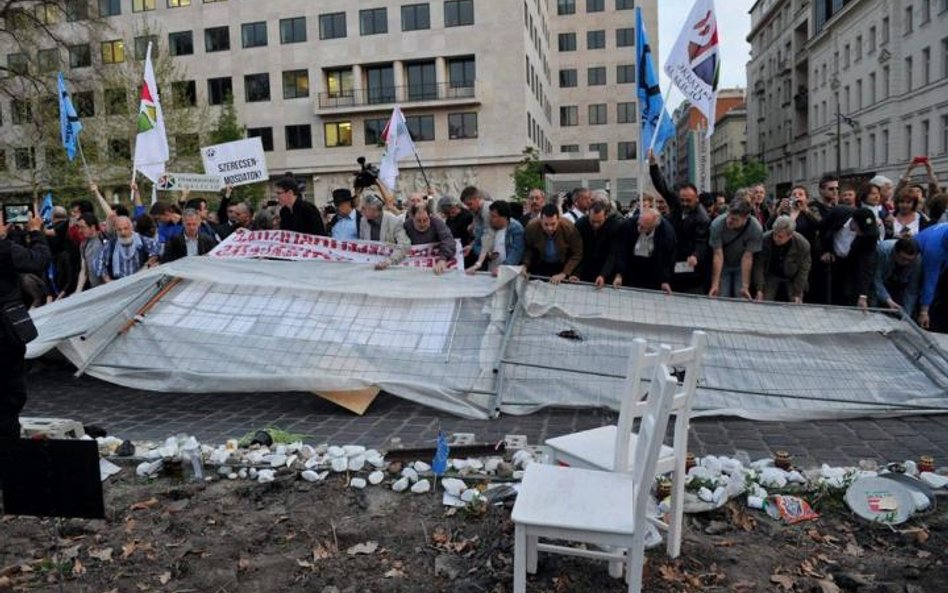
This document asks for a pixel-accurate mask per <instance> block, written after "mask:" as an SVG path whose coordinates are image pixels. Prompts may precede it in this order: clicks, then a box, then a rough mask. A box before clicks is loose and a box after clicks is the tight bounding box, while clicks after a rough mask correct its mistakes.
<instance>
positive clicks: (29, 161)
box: [13, 148, 36, 171]
mask: <svg viewBox="0 0 948 593" xmlns="http://www.w3.org/2000/svg"><path fill="white" fill-rule="evenodd" d="M33 157H34V152H33V149H32V148H17V149H16V150H14V151H13V162H14V164H15V165H16V168H17V169H18V170H20V171H27V170H29V169H32V168H33V161H34V160H36V159H34V158H33Z"/></svg>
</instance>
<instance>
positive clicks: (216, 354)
mask: <svg viewBox="0 0 948 593" xmlns="http://www.w3.org/2000/svg"><path fill="white" fill-rule="evenodd" d="M516 271H517V270H516V269H513V268H504V269H502V271H501V275H500V278H491V277H489V276H481V275H479V276H473V277H471V276H460V275H457V274H445V275H443V276H435V275H434V274H432V273H431V272H430V271H424V270H416V269H410V268H403V269H390V270H387V271H385V272H376V271H374V270H372V267H371V266H370V265H357V264H337V263H327V262H319V261H270V260H221V259H213V258H185V259H182V260H179V261H177V262H174V263H172V264H168V265H165V266H161V267H159V268H156V269H153V270H149V271H146V272H142V273H140V274H137V275H135V276H133V277H131V278H126V279H124V280H120V281H118V282H113V283H110V284H108V285H105V286H103V287H99V288H96V289H93V290H90V291H87V292H83V293H81V294H79V295H76V296H73V297H70V298H69V299H66V300H63V301H59V302H56V303H54V304H52V305H49V306H46V307H42V308H40V309H38V310H36V311H34V317H35V320H36V324H37V327H38V329H39V332H40V337H39V338H38V339H37V340H36V341H35V342H33V343H32V344H31V345H30V351H29V354H30V356H38V355H40V354H42V353H43V352H46V351H48V350H49V349H51V348H54V347H58V348H59V349H60V350H61V351H62V352H63V353H64V354H65V356H67V357H68V358H69V360H70V361H72V362H73V363H74V364H75V365H76V366H77V367H78V368H79V369H80V370H83V371H84V372H86V373H88V374H90V375H93V376H95V377H98V378H100V379H103V380H106V381H110V382H113V383H117V384H121V385H126V386H129V387H134V388H139V389H148V390H153V391H164V392H167V391H172V392H222V393H226V392H248V391H251V392H281V391H345V390H355V389H362V388H365V387H369V386H377V387H379V388H381V389H383V390H385V391H387V392H389V393H391V394H394V395H397V396H400V397H403V398H406V399H409V400H412V401H416V402H418V403H421V404H424V405H427V406H431V407H434V408H437V409H441V410H445V411H448V412H452V413H455V414H458V415H462V416H468V417H487V416H489V415H491V414H492V413H493V412H494V411H495V410H496V409H497V408H500V409H501V410H502V411H504V412H508V413H526V412H529V411H531V410H534V409H536V408H538V407H542V406H548V405H558V406H608V407H612V408H618V399H617V397H618V394H619V393H620V389H619V383H620V380H621V379H620V378H619V375H620V373H621V372H622V371H623V370H624V368H625V359H626V357H627V355H628V352H629V348H630V346H631V341H632V340H633V339H634V338H636V337H644V338H646V339H648V340H650V341H654V342H665V343H670V344H672V345H673V346H674V345H680V344H685V343H687V342H688V340H689V336H690V333H691V331H693V330H694V329H703V330H705V331H707V332H708V333H709V334H710V344H709V351H708V356H707V359H706V362H705V365H704V370H703V373H702V377H701V379H700V381H699V391H698V401H697V406H696V408H697V409H698V410H699V411H700V412H701V413H719V414H720V413H728V414H732V413H733V414H738V415H742V416H746V417H752V418H761V419H788V418H814V417H839V416H853V415H864V414H873V413H893V412H915V411H918V410H920V409H935V410H937V409H941V410H948V391H946V385H948V363H946V361H945V353H944V351H942V350H940V349H939V348H938V347H937V346H935V345H934V344H933V342H931V341H930V340H929V339H927V338H926V336H924V335H923V334H922V333H921V332H920V331H919V330H918V329H917V328H915V327H914V326H913V325H911V324H910V323H909V322H906V321H901V320H898V319H894V318H891V317H888V316H885V315H882V314H879V313H863V312H860V311H855V310H849V309H833V308H820V307H806V306H788V305H778V304H757V303H743V302H735V301H726V300H710V299H706V298H701V297H689V296H672V297H667V296H664V295H661V294H658V293H651V292H644V291H633V290H620V291H616V290H609V289H607V290H602V291H595V290H593V289H592V288H591V287H588V286H570V285H559V286H552V285H549V284H546V283H542V282H536V281H531V282H527V281H526V279H525V278H523V277H522V276H520V275H518V274H516ZM173 279H174V282H175V283H174V284H172V285H171V288H170V289H169V290H166V292H165V293H164V294H162V296H161V298H160V299H158V300H157V301H155V300H154V297H155V295H156V294H158V293H159V291H160V290H161V288H162V286H168V282H169V281H171V280H173ZM150 301H152V302H151V303H150V304H151V306H149V307H146V303H149V302H150ZM143 308H145V309H146V312H145V313H144V314H143V315H139V314H140V313H141V312H142V311H143ZM136 316H138V317H137V320H138V322H137V323H136V324H135V325H134V326H132V327H131V328H130V329H129V330H128V331H127V332H121V331H120V330H122V328H123V327H125V326H126V325H127V322H128V320H129V319H132V318H133V317H136ZM221 405H226V401H222V404H221Z"/></svg>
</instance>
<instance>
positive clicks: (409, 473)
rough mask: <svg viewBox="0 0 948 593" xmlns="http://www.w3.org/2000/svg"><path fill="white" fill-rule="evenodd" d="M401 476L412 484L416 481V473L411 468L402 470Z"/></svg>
mask: <svg viewBox="0 0 948 593" xmlns="http://www.w3.org/2000/svg"><path fill="white" fill-rule="evenodd" d="M402 475H403V476H405V477H406V478H408V479H409V480H411V481H412V482H413V483H414V482H417V481H418V472H416V471H415V468H413V467H406V468H405V469H403V470H402Z"/></svg>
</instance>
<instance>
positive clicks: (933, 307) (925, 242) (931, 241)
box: [915, 222, 948, 332]
mask: <svg viewBox="0 0 948 593" xmlns="http://www.w3.org/2000/svg"><path fill="white" fill-rule="evenodd" d="M915 240H916V241H918V246H919V247H920V248H921V250H922V295H921V298H920V299H919V301H920V305H921V306H920V308H919V311H918V324H919V325H921V326H922V327H923V328H925V329H931V330H932V331H937V332H948V273H946V272H945V269H946V268H948V223H945V222H943V223H940V224H936V225H933V226H930V227H928V228H927V229H925V230H924V231H922V232H921V233H919V234H918V235H916V237H915ZM939 288H940V290H939Z"/></svg>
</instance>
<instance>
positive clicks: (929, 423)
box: [24, 359, 948, 467]
mask: <svg viewBox="0 0 948 593" xmlns="http://www.w3.org/2000/svg"><path fill="white" fill-rule="evenodd" d="M72 372H73V369H72V368H71V367H69V366H67V365H65V364H61V363H56V362H51V361H49V360H48V359H44V360H41V361H37V362H36V364H35V366H34V369H33V371H32V372H31V373H30V375H29V376H28V378H27V381H28V385H29V401H28V403H27V406H26V409H25V410H24V415H25V416H46V417H58V418H70V419H73V420H78V421H80V422H83V423H84V424H93V425H96V426H100V427H102V428H104V429H105V430H107V431H108V432H109V434H111V435H115V436H118V437H121V438H130V439H133V440H159V439H164V438H165V437H168V436H171V435H173V434H177V433H187V434H190V435H194V436H196V437H197V438H198V439H200V440H202V441H204V442H208V443H222V442H224V440H226V439H227V438H236V437H240V436H242V435H244V434H246V433H247V432H250V431H251V430H255V429H258V428H264V427H266V426H278V427H280V428H281V429H283V430H287V431H290V432H294V433H299V434H304V435H307V440H309V441H311V442H316V443H319V442H329V443H334V444H347V443H357V444H362V445H366V446H370V447H382V448H384V447H387V446H389V445H390V444H391V441H392V439H393V438H398V439H401V444H402V445H403V446H425V445H432V446H433V442H434V439H435V437H436V435H437V432H438V430H439V429H441V430H443V431H445V432H446V433H448V434H450V433H454V432H467V433H474V434H475V435H476V440H477V442H494V441H497V440H500V439H502V438H503V436H504V435H507V434H523V435H527V437H528V439H529V442H530V444H542V442H543V440H544V439H545V438H547V437H550V436H556V435H559V434H564V433H568V432H573V431H577V430H584V429H587V428H593V427H597V426H601V425H603V424H609V423H614V422H615V420H616V414H615V413H613V412H611V411H606V410H588V409H584V410H573V409H548V410H544V411H541V412H538V413H536V414H532V415H529V416H501V417H500V418H498V419H496V420H467V419H463V418H457V417H455V416H451V415H448V414H444V413H440V412H437V411H435V410H432V409H429V408H426V407H423V406H420V405H417V404H414V403H411V402H408V401H405V400H402V399H399V398H396V397H394V396H390V395H387V394H382V395H380V396H379V398H378V399H377V400H376V401H375V403H374V404H373V405H372V406H371V407H370V408H369V409H368V411H367V412H366V415H365V416H363V417H358V416H355V415H354V414H351V413H350V412H348V411H346V410H343V409H341V408H338V407H336V406H335V405H333V404H331V403H329V402H326V401H324V400H322V399H321V398H319V397H316V396H314V395H310V394H306V393H279V394H275V393H236V394H235V393H227V394H197V395H195V394H161V393H153V392H147V391H139V390H133V389H127V388H124V387H119V386H117V385H112V384H110V383H105V382H102V381H98V380H96V379H92V378H89V377H82V378H79V379H76V378H74V377H73V376H72ZM690 449H691V450H692V451H693V452H694V453H695V454H698V455H703V454H708V453H711V454H722V455H723V454H727V455H730V454H733V453H734V452H735V451H736V450H744V451H747V452H748V453H749V454H750V456H751V457H752V458H758V457H763V456H770V455H772V453H773V451H776V450H786V451H788V452H790V453H791V454H792V455H793V456H794V459H795V461H796V462H797V463H798V464H800V465H802V466H804V467H808V466H811V465H818V464H821V463H829V464H831V465H854V464H856V463H858V461H859V460H860V459H864V458H872V459H876V460H877V461H902V460H905V459H917V458H918V456H920V455H932V456H934V458H935V463H936V465H938V466H943V465H948V414H942V415H931V416H911V417H904V418H888V419H877V420H870V419H859V420H846V421H812V422H753V421H748V420H741V419H736V418H710V419H698V420H695V421H694V422H693V423H692V433H691V446H690Z"/></svg>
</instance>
